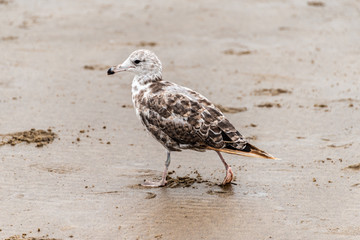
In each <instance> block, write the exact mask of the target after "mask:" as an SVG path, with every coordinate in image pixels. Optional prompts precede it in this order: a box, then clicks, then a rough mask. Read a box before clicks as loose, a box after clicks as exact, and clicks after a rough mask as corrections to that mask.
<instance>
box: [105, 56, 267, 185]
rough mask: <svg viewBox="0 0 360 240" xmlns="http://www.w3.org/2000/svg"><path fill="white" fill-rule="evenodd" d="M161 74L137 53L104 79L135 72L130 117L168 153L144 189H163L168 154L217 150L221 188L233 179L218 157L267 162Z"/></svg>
mask: <svg viewBox="0 0 360 240" xmlns="http://www.w3.org/2000/svg"><path fill="white" fill-rule="evenodd" d="M161 70H162V66H161V62H160V60H159V59H158V58H157V57H156V55H155V54H154V53H152V52H150V51H148V50H137V51H135V52H133V53H132V54H131V55H130V56H129V58H128V59H127V60H126V61H125V62H124V63H123V64H121V65H118V66H116V67H112V68H110V69H109V71H108V74H113V73H115V72H119V71H131V72H135V74H136V75H135V78H134V80H133V83H132V99H133V104H134V107H135V110H136V113H137V115H138V117H139V118H140V120H141V122H142V124H143V125H144V126H145V127H146V129H147V130H148V131H149V132H150V133H151V135H152V136H153V137H154V138H155V139H156V140H158V141H159V142H160V143H161V144H162V145H163V146H164V147H165V148H166V149H167V151H168V159H167V162H166V167H165V171H164V174H163V178H162V180H161V182H160V183H156V184H155V183H149V184H147V185H149V186H163V185H165V183H166V181H165V177H166V173H167V167H168V165H169V163H170V152H171V151H181V150H183V149H192V150H196V151H205V150H206V149H210V150H215V151H217V153H218V154H219V157H220V159H221V160H222V162H223V163H224V165H225V168H226V171H227V175H226V177H225V179H224V182H223V183H224V184H225V183H228V182H231V180H232V175H233V174H232V171H231V168H230V167H229V166H228V165H227V164H226V162H225V160H224V159H223V158H222V156H221V154H220V152H226V153H231V154H238V155H244V156H256V157H263V158H273V157H272V156H271V155H270V154H268V153H266V152H264V151H262V150H260V149H258V148H256V147H254V146H253V145H251V144H249V143H248V142H247V141H246V140H245V139H244V138H243V136H242V135H241V134H240V133H239V132H238V131H237V130H236V129H235V127H234V126H233V125H232V124H231V123H230V122H229V120H228V119H227V118H226V117H225V116H224V114H223V113H222V112H221V111H220V110H219V109H218V108H217V107H216V106H215V105H214V104H212V103H211V102H210V101H209V100H208V99H206V98H205V97H204V96H202V95H201V94H199V93H197V92H195V91H193V90H191V89H189V88H186V87H182V86H179V85H177V84H175V83H172V82H168V81H164V80H163V79H162V75H161Z"/></svg>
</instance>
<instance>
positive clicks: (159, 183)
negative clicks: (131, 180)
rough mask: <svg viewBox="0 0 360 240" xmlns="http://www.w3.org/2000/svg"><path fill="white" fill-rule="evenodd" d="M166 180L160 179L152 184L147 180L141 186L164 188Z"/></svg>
mask: <svg viewBox="0 0 360 240" xmlns="http://www.w3.org/2000/svg"><path fill="white" fill-rule="evenodd" d="M166 183H167V182H166V180H165V179H161V180H160V181H158V182H152V181H148V180H145V181H144V182H143V183H142V184H141V186H143V187H164V186H165V185H166Z"/></svg>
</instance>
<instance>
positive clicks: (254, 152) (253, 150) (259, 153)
mask: <svg viewBox="0 0 360 240" xmlns="http://www.w3.org/2000/svg"><path fill="white" fill-rule="evenodd" d="M248 145H249V146H250V151H249V152H245V151H241V150H234V149H229V148H214V147H210V146H207V147H206V148H207V149H210V150H214V151H218V152H224V153H229V154H236V155H241V156H245V157H258V158H267V159H276V160H279V158H276V157H274V156H272V155H271V154H269V153H267V152H265V151H263V150H261V149H259V148H257V147H255V146H253V145H251V144H249V143H248Z"/></svg>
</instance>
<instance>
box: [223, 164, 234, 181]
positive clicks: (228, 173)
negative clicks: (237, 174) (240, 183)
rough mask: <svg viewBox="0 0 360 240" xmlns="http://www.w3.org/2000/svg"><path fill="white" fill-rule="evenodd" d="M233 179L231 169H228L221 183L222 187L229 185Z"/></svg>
mask: <svg viewBox="0 0 360 240" xmlns="http://www.w3.org/2000/svg"><path fill="white" fill-rule="evenodd" d="M233 177H234V174H233V172H232V170H231V167H228V169H227V170H226V176H225V178H224V181H223V182H222V185H225V184H228V183H231V181H232V179H233Z"/></svg>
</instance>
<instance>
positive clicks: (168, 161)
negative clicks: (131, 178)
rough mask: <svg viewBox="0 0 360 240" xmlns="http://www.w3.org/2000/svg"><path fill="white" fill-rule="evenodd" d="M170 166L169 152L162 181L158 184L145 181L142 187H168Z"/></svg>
mask: <svg viewBox="0 0 360 240" xmlns="http://www.w3.org/2000/svg"><path fill="white" fill-rule="evenodd" d="M169 165H170V152H169V151H168V152H167V159H166V162H165V168H164V172H163V174H162V177H161V180H160V181H158V182H151V181H148V180H146V181H144V182H143V183H142V184H141V185H142V186H144V187H163V186H165V185H166V176H167V172H168V169H169Z"/></svg>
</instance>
